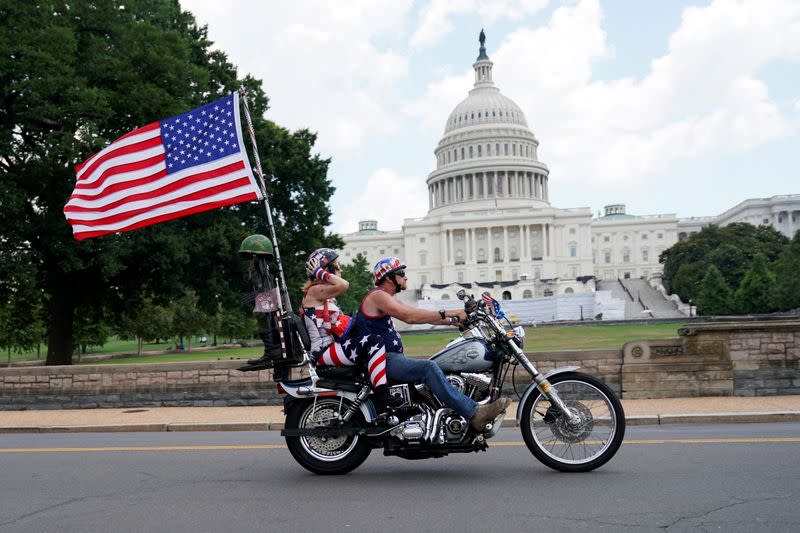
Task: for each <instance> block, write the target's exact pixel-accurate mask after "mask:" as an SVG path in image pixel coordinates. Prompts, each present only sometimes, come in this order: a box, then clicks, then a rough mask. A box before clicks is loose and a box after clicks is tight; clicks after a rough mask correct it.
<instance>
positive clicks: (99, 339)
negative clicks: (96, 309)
mask: <svg viewBox="0 0 800 533" xmlns="http://www.w3.org/2000/svg"><path fill="white" fill-rule="evenodd" d="M74 324H75V329H74V337H73V338H74V340H75V348H74V349H75V350H78V353H79V354H85V353H86V352H87V350H88V349H89V347H91V346H104V345H105V343H106V342H107V341H108V338H109V337H110V336H111V334H112V333H113V330H112V328H111V326H110V325H109V324H108V323H107V321H106V319H105V317H103V316H102V315H100V314H96V315H94V316H90V315H79V316H77V317H75V323H74Z"/></svg>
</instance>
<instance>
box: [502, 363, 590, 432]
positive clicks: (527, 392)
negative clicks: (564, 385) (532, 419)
mask: <svg viewBox="0 0 800 533" xmlns="http://www.w3.org/2000/svg"><path fill="white" fill-rule="evenodd" d="M579 368H580V367H579V366H560V367H558V368H554V369H553V370H551V371H550V372H548V373H547V374H545V375H544V379H547V378H549V377H550V376H555V375H556V374H562V373H564V372H574V371H575V370H577V369H579ZM534 389H536V390H537V391H539V388H538V384H537V383H536V382H535V381H531V383H530V385H528V388H527V389H525V392H523V393H522V398H520V400H519V407H518V408H517V425H520V424H521V423H522V406H523V405H525V401H526V400H527V399H528V396H530V395H531V392H532V391H533V390H534ZM539 392H541V391H539Z"/></svg>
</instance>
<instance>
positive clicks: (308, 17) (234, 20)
mask: <svg viewBox="0 0 800 533" xmlns="http://www.w3.org/2000/svg"><path fill="white" fill-rule="evenodd" d="M182 4H183V7H184V8H185V9H187V10H189V11H192V12H193V13H194V14H195V15H196V16H197V17H198V19H199V21H200V22H201V23H207V24H209V36H210V37H211V39H212V40H214V41H215V43H216V45H215V46H217V47H218V48H220V49H222V50H226V51H228V52H230V53H231V55H230V60H231V61H232V62H233V63H235V64H237V65H239V67H240V71H241V72H242V73H244V72H249V73H251V74H252V75H254V76H256V77H258V78H261V79H262V80H263V82H264V89H265V91H266V93H267V95H268V96H269V97H270V106H271V110H270V111H269V113H268V117H269V118H271V119H272V120H275V121H276V122H277V123H279V124H281V125H284V126H287V127H289V128H291V129H297V128H302V127H310V128H311V129H313V130H316V131H318V132H319V137H318V145H317V148H318V149H319V150H320V151H321V152H322V153H323V154H336V155H337V156H339V155H341V154H346V153H356V152H357V150H358V149H359V148H361V147H363V143H364V140H365V139H366V138H368V137H370V136H373V135H384V134H386V133H388V132H390V131H392V129H391V128H392V126H391V125H392V124H394V123H395V121H394V120H392V118H391V117H392V116H393V114H394V113H395V110H394V109H393V107H392V106H393V105H394V102H393V99H392V98H391V97H387V96H391V95H392V94H393V93H394V91H395V89H394V87H395V86H396V85H397V82H398V80H402V79H404V78H405V77H406V75H407V73H408V59H407V57H405V56H404V55H403V54H401V53H398V52H397V51H395V50H392V49H390V48H388V47H386V46H379V45H377V44H375V41H376V40H379V39H386V38H391V37H392V36H396V37H398V38H402V36H403V35H404V26H403V23H402V22H403V21H404V20H405V19H406V17H407V15H408V12H409V10H410V8H411V1H410V0H374V1H371V2H326V1H322V0H316V1H308V2H291V3H289V4H281V3H272V2H270V3H264V4H254V3H252V2H248V1H246V0H230V1H228V2H224V3H220V2H205V1H202V0H184V1H183V2H182ZM232 12H235V13H241V14H243V16H241V17H230V16H229V14H230V13H232Z"/></svg>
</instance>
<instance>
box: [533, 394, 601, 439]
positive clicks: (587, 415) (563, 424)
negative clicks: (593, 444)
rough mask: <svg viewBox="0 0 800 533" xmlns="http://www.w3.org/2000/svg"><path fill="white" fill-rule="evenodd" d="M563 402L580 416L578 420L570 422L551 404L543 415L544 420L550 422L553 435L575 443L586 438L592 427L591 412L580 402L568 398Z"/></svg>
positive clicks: (592, 418)
mask: <svg viewBox="0 0 800 533" xmlns="http://www.w3.org/2000/svg"><path fill="white" fill-rule="evenodd" d="M564 403H565V404H566V405H567V407H569V408H570V409H571V410H572V411H573V413H575V414H576V415H577V416H578V418H580V421H578V422H577V423H574V424H573V423H571V422H570V420H569V418H568V417H566V416H560V415H559V414H558V411H556V408H555V407H554V406H552V405H551V406H550V408H549V409H547V414H545V417H544V419H545V421H546V422H547V423H548V424H550V430H551V431H552V432H553V435H555V436H556V437H557V438H559V439H561V440H562V441H564V442H569V443H576V442H581V441H583V440H586V438H587V437H588V436H589V435H590V434H591V433H592V430H593V429H594V417H593V416H592V412H591V411H590V410H589V408H588V407H586V406H585V405H583V404H582V403H581V402H578V401H575V400H571V401H569V400H568V401H566V402H564ZM551 420H552V421H551Z"/></svg>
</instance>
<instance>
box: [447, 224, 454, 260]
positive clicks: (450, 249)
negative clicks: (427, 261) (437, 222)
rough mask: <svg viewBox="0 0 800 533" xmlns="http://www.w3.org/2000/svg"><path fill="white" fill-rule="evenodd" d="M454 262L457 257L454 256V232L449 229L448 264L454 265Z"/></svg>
mask: <svg viewBox="0 0 800 533" xmlns="http://www.w3.org/2000/svg"><path fill="white" fill-rule="evenodd" d="M453 263H455V258H454V257H453V232H452V231H451V230H447V264H448V265H452V264H453Z"/></svg>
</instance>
